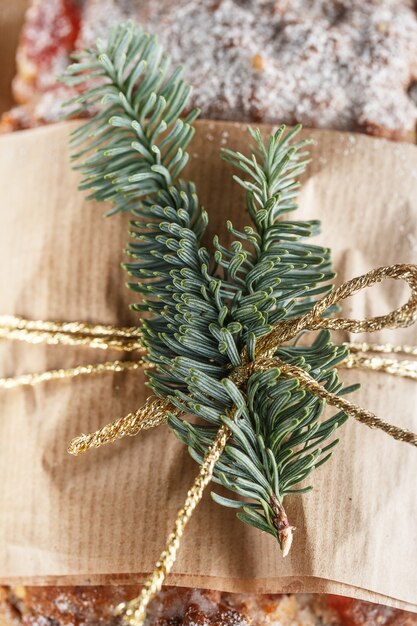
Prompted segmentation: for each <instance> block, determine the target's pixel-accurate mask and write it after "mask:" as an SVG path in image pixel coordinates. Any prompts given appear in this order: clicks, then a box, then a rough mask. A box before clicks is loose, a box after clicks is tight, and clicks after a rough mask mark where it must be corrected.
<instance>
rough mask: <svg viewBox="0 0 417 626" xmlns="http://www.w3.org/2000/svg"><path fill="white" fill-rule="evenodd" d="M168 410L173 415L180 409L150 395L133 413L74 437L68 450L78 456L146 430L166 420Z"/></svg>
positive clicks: (178, 412)
mask: <svg viewBox="0 0 417 626" xmlns="http://www.w3.org/2000/svg"><path fill="white" fill-rule="evenodd" d="M168 411H169V412H171V413H173V414H174V415H179V414H180V411H179V410H178V409H177V408H176V407H174V406H173V405H172V404H171V403H170V402H168V400H162V399H161V398H156V397H155V396H151V397H149V398H148V399H147V400H146V402H145V404H144V405H143V406H142V407H140V408H139V409H138V410H137V411H135V412H134V413H128V415H125V416H124V417H119V418H118V419H116V420H114V422H111V423H110V424H107V425H106V426H104V427H103V428H100V430H97V431H95V432H94V433H91V434H89V435H80V436H79V437H75V438H74V439H73V440H72V441H71V443H70V445H69V447H68V452H69V453H70V454H72V455H73V456H78V455H80V454H82V453H83V452H87V450H90V449H91V448H100V447H101V446H102V445H104V444H106V443H112V442H113V441H116V440H117V439H121V438H122V437H127V436H129V437H134V436H135V435H137V434H138V433H139V432H140V431H141V430H148V429H149V428H154V427H155V426H160V425H161V424H164V423H165V422H166V421H167V412H168Z"/></svg>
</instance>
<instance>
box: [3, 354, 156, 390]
mask: <svg viewBox="0 0 417 626" xmlns="http://www.w3.org/2000/svg"><path fill="white" fill-rule="evenodd" d="M143 366H144V361H143V359H140V360H139V361H106V362H104V363H95V364H88V365H77V366H76V367H68V368H66V369H56V370H49V371H46V372H35V373H33V374H21V375H20V376H12V377H11V378H0V389H15V388H16V387H24V386H31V387H33V386H34V385H39V384H40V383H45V382H49V381H50V380H64V379H66V378H76V377H77V376H85V375H89V374H103V373H104V372H125V371H127V370H137V369H139V368H142V367H143Z"/></svg>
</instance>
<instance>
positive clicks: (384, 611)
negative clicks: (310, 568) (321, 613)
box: [327, 596, 417, 626]
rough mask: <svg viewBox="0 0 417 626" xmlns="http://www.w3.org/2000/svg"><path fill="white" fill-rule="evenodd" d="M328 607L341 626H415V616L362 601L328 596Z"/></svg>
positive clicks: (416, 619)
mask: <svg viewBox="0 0 417 626" xmlns="http://www.w3.org/2000/svg"><path fill="white" fill-rule="evenodd" d="M327 602H328V604H329V606H330V607H331V608H332V609H333V610H334V611H336V613H337V614H338V615H339V617H340V619H341V622H342V624H343V626H417V615H415V614H413V613H407V612H405V611H399V610H395V609H392V608H390V607H387V606H383V605H381V604H372V603H371V602H364V601H363V600H354V599H353V598H344V597H342V596H328V598H327Z"/></svg>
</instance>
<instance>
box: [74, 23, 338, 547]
mask: <svg viewBox="0 0 417 626" xmlns="http://www.w3.org/2000/svg"><path fill="white" fill-rule="evenodd" d="M168 66H169V60H168V58H167V57H166V56H165V55H164V54H163V52H162V50H161V48H160V46H159V45H158V43H157V41H156V39H155V38H154V37H151V36H149V35H147V34H144V33H142V31H141V30H140V29H139V28H136V27H133V25H132V24H126V25H122V26H119V27H118V28H117V29H115V30H114V32H113V33H112V35H111V37H110V38H109V41H108V42H107V43H106V42H98V43H97V45H96V47H94V48H92V49H91V50H87V51H85V52H84V53H82V54H81V55H80V57H79V59H78V63H76V64H75V65H72V66H70V68H69V70H68V75H67V77H66V80H67V81H68V82H70V83H71V84H76V85H77V86H78V87H79V88H80V89H81V95H80V96H79V97H78V98H77V99H76V101H75V102H74V101H73V102H72V103H71V104H72V106H75V105H76V106H80V107H81V108H82V109H84V108H85V107H87V106H88V107H91V106H93V105H94V106H97V107H98V108H99V112H98V114H97V116H96V117H95V118H93V119H92V120H89V121H88V122H86V123H85V124H83V125H82V126H80V127H79V128H77V129H76V130H75V132H74V134H73V146H74V148H76V149H77V150H78V152H77V153H76V154H75V155H74V158H76V159H79V160H80V161H81V165H78V166H77V167H79V168H80V169H81V171H82V173H83V176H84V178H83V182H82V184H81V188H82V189H89V190H90V196H89V197H92V198H94V199H96V200H100V201H101V200H106V201H110V202H112V203H113V205H114V207H115V210H124V211H129V212H130V213H131V215H132V221H131V228H132V232H131V241H130V243H129V248H128V252H129V254H130V256H131V257H132V260H131V261H130V262H129V263H126V269H127V271H128V272H129V274H130V276H131V282H130V284H129V286H130V287H131V289H132V290H134V291H135V292H137V293H138V294H139V295H140V298H141V299H140V302H139V303H136V304H134V305H133V308H134V309H136V310H137V311H140V312H142V311H146V312H148V313H150V316H149V319H146V320H142V322H141V324H142V330H143V337H144V343H145V345H146V348H147V351H148V356H147V358H148V360H149V361H150V362H152V363H153V364H155V366H156V368H155V369H154V370H152V371H149V372H148V376H149V383H150V385H151V387H152V388H153V390H154V392H155V394H156V395H157V396H159V397H162V398H169V399H170V401H171V402H172V404H174V405H175V406H176V407H177V408H179V409H180V410H181V411H183V412H184V413H186V414H191V415H193V416H195V417H198V418H201V419H202V420H204V422H205V423H204V424H203V425H195V424H191V423H190V422H189V421H188V420H187V419H185V417H176V416H174V415H171V416H170V420H169V423H170V426H171V428H172V429H173V430H174V432H175V433H176V434H177V436H178V437H179V438H180V439H181V440H182V441H184V443H186V445H187V446H188V447H189V449H190V453H191V455H192V456H193V458H194V459H196V461H197V462H198V463H201V462H202V459H203V457H204V454H205V453H206V451H207V449H208V447H209V446H210V445H211V444H212V443H213V440H214V438H215V435H216V433H217V432H218V430H219V427H220V426H221V425H222V424H226V425H227V426H228V427H229V429H230V431H231V433H232V437H231V439H230V441H229V445H228V446H227V447H226V449H225V452H224V453H223V455H222V457H221V459H220V461H219V462H218V463H217V465H216V468H215V473H214V481H216V482H217V483H219V484H221V485H223V486H224V487H226V489H228V491H229V495H228V497H225V496H221V495H219V494H213V498H214V499H215V500H216V501H217V502H218V503H220V504H222V505H224V506H229V507H232V508H235V509H238V516H239V518H240V519H241V520H242V521H245V522H247V523H248V524H251V525H252V526H256V527H258V528H260V529H261V530H263V531H265V532H268V533H270V534H271V535H273V536H274V537H275V538H276V539H277V540H278V541H279V542H280V544H281V546H282V548H283V551H284V553H285V552H287V550H288V549H289V545H290V542H291V536H292V527H291V525H290V524H289V522H288V521H287V519H286V515H285V511H284V508H283V499H284V497H285V496H286V495H288V494H290V493H295V492H302V491H305V490H306V489H308V487H305V486H300V483H301V482H302V481H303V480H304V479H305V478H307V477H308V476H309V475H310V473H311V471H312V470H313V469H314V468H315V467H318V466H319V465H321V464H322V463H324V462H325V461H326V460H327V459H328V458H329V456H330V455H331V452H332V449H333V447H334V445H335V444H336V443H337V440H334V439H333V440H331V441H330V443H327V440H328V439H329V437H330V436H331V435H332V434H333V433H334V431H335V430H336V428H338V427H339V426H340V425H341V424H342V423H343V422H344V421H345V419H346V417H345V415H344V414H343V413H339V414H337V415H335V416H333V417H330V418H328V419H326V420H322V419H321V414H322V409H323V403H322V401H321V400H319V399H318V398H317V397H315V396H313V395H312V394H310V393H308V392H305V391H304V390H303V389H302V388H301V387H300V386H299V384H298V382H297V381H294V380H285V379H282V378H280V373H279V370H278V369H274V370H270V371H268V372H262V373H258V372H257V373H255V374H253V375H252V376H251V377H250V379H249V380H248V382H247V384H246V386H245V388H243V389H241V388H238V387H237V386H236V384H234V383H233V382H232V380H231V379H230V378H229V374H230V372H231V368H235V367H239V365H241V362H242V354H243V352H244V351H245V350H246V351H247V354H248V355H249V358H253V357H254V355H255V349H256V342H257V340H258V339H259V337H261V336H263V335H265V334H266V333H268V332H269V330H270V329H271V328H272V326H273V325H274V324H276V323H277V321H279V320H282V319H288V318H289V317H293V316H297V315H300V314H302V313H304V312H305V311H308V310H309V309H310V308H311V306H312V304H313V303H314V299H315V298H316V297H317V296H318V295H321V294H323V293H324V292H326V291H327V289H328V283H329V280H330V279H331V278H332V277H333V273H332V269H331V263H330V253H329V250H328V249H326V248H322V247H319V246H314V245H312V244H310V243H308V241H306V239H307V238H309V237H311V236H313V235H314V234H316V233H317V231H318V226H319V225H318V222H316V221H312V222H300V221H291V220H287V219H286V220H284V219H282V218H283V216H285V215H286V214H287V213H288V212H291V211H294V210H295V209H296V208H297V204H296V198H297V192H298V187H299V183H298V182H297V178H298V176H299V175H300V174H301V173H302V172H303V171H304V169H305V166H306V164H307V162H308V161H307V159H306V152H305V147H306V145H307V142H305V141H296V140H295V137H296V135H297V133H298V131H299V128H296V129H294V130H293V131H291V132H289V133H285V128H284V127H281V128H280V129H279V130H278V131H277V132H276V133H275V134H273V135H272V136H271V137H270V138H269V139H268V141H267V142H266V143H264V141H263V139H262V136H261V134H260V133H259V131H257V130H255V131H253V130H250V133H251V135H252V138H253V140H254V143H255V149H254V151H253V153H252V154H251V156H250V157H247V156H245V155H242V154H239V153H234V152H232V151H230V150H225V151H224V152H223V158H224V159H225V160H227V161H228V162H230V163H232V164H233V165H234V166H235V167H236V168H238V169H239V170H240V171H241V172H243V176H242V175H241V177H240V178H238V177H235V178H236V180H237V182H238V183H239V184H240V185H242V186H243V187H244V188H245V190H246V191H247V208H248V213H249V216H250V218H251V220H252V225H250V226H247V227H246V228H245V229H244V230H243V231H238V230H236V229H235V228H234V227H233V225H232V224H231V223H228V228H229V231H230V232H231V233H232V234H233V236H234V237H235V240H234V241H233V242H232V244H231V245H230V246H229V247H226V246H224V245H222V244H221V242H220V240H219V238H218V237H216V238H215V239H214V242H213V251H212V252H209V251H208V250H206V249H205V248H204V247H202V246H201V243H200V242H201V237H202V235H203V233H204V230H205V227H206V224H207V214H206V212H205V211H204V209H203V208H202V207H201V205H200V203H199V201H198V197H197V195H196V190H195V186H194V185H193V183H191V182H187V181H184V180H182V179H181V178H180V176H179V175H180V173H181V171H182V169H183V167H184V165H185V163H186V161H187V158H188V156H187V152H186V149H187V146H188V144H189V142H190V140H191V137H192V134H193V127H192V121H193V120H194V119H195V117H196V115H197V112H196V111H193V112H191V113H190V114H188V116H185V118H184V119H181V118H180V116H181V115H183V113H184V111H185V110H186V108H187V99H188V96H189V93H190V87H189V86H188V85H187V84H186V82H185V81H184V80H183V79H182V78H181V76H180V71H179V70H174V72H173V73H171V74H168ZM99 102H101V104H100V105H99ZM92 151H94V152H92ZM276 354H277V356H279V358H281V359H282V360H284V361H287V362H289V363H292V364H295V365H299V366H302V367H303V368H304V369H305V370H306V371H308V372H309V373H310V374H311V375H312V376H313V377H314V378H315V379H316V380H318V381H320V382H321V384H323V385H324V386H325V387H326V388H327V389H328V390H330V391H333V392H335V393H344V392H346V391H348V390H346V389H345V390H343V388H342V385H341V383H340V381H339V379H338V376H337V373H336V370H335V367H336V366H337V364H338V363H340V361H341V360H342V359H344V358H345V355H346V350H345V349H344V348H340V347H337V346H335V345H334V344H333V343H332V342H331V340H330V337H329V334H328V333H327V332H322V333H320V334H319V335H318V337H317V338H316V340H315V342H314V343H313V344H312V345H310V346H299V345H297V344H295V345H291V346H282V347H280V348H279V349H278V350H277V353H276ZM232 407H235V411H234V417H233V419H231V418H230V409H231V408H232Z"/></svg>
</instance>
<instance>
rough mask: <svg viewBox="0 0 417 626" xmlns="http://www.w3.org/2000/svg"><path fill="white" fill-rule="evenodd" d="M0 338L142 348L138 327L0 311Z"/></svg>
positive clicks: (127, 348)
mask: <svg viewBox="0 0 417 626" xmlns="http://www.w3.org/2000/svg"><path fill="white" fill-rule="evenodd" d="M2 338H3V339H10V340H17V341H26V342H28V343H32V344H40V343H46V344H50V345H66V346H86V347H88V348H99V349H102V350H109V349H112V350H121V351H123V352H131V351H133V350H139V351H140V352H142V353H144V352H145V349H144V347H143V345H142V341H141V338H142V334H141V332H140V330H139V329H138V328H135V327H127V328H123V327H121V328H118V327H117V326H112V325H105V324H87V323H83V322H50V321H41V320H26V319H24V318H22V317H16V316H13V315H0V339H2Z"/></svg>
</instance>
